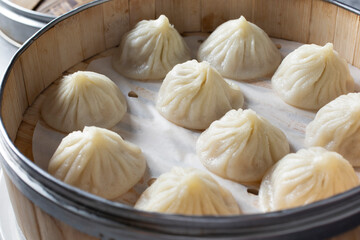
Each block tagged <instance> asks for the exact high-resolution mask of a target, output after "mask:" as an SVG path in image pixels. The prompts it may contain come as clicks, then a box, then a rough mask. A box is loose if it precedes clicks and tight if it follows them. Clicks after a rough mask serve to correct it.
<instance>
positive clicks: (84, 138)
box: [48, 127, 146, 199]
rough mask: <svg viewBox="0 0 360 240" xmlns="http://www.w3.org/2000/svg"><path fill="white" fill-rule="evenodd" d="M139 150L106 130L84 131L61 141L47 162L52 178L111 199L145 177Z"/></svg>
mask: <svg viewBox="0 0 360 240" xmlns="http://www.w3.org/2000/svg"><path fill="white" fill-rule="evenodd" d="M145 168H146V161H145V158H144V156H143V154H142V152H141V149H140V148H139V147H137V146H135V145H134V144H131V143H129V142H126V141H124V140H123V139H122V138H121V137H120V135H118V134H117V133H115V132H112V131H110V130H107V129H103V128H98V127H85V128H84V130H83V131H82V132H81V131H76V132H72V133H70V134H69V135H68V136H66V137H65V138H63V140H62V141H61V143H60V145H59V147H58V148H57V149H56V151H55V153H54V155H53V156H52V158H51V159H50V163H49V168H48V171H49V173H50V174H51V175H53V176H54V177H56V178H58V179H60V180H62V181H64V182H66V183H68V184H70V185H73V186H75V187H78V188H80V189H82V190H84V191H87V192H90V193H92V194H95V195H98V196H101V197H103V198H106V199H114V198H117V197H119V196H121V195H122V194H124V193H126V192H127V191H128V190H130V189H131V188H132V187H133V186H134V185H135V184H136V183H137V182H138V181H139V180H140V179H141V178H142V177H143V175H144V173H145Z"/></svg>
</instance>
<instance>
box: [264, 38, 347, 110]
mask: <svg viewBox="0 0 360 240" xmlns="http://www.w3.org/2000/svg"><path fill="white" fill-rule="evenodd" d="M271 82H272V87H273V89H274V90H275V92H276V93H277V94H278V95H279V96H280V98H282V99H283V100H284V101H285V102H286V103H288V104H291V105H293V106H295V107H299V108H304V109H311V110H317V109H319V108H321V107H322V106H324V105H325V104H327V103H328V102H330V101H331V100H333V99H335V98H336V97H338V96H340V95H342V94H346V93H348V92H352V91H354V79H353V78H352V77H351V75H350V72H349V67H348V65H347V63H346V61H345V60H344V59H342V58H341V57H340V56H339V54H338V53H337V52H336V51H335V50H334V49H333V45H332V44H331V43H327V44H326V45H325V46H323V47H321V46H318V45H315V44H310V45H303V46H301V47H299V48H298V49H296V50H295V51H293V52H292V53H290V54H289V55H288V56H286V57H285V59H284V60H283V61H282V63H281V65H280V66H279V68H278V70H277V71H276V73H275V74H274V76H273V77H272V79H271Z"/></svg>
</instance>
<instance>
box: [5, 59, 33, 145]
mask: <svg viewBox="0 0 360 240" xmlns="http://www.w3.org/2000/svg"><path fill="white" fill-rule="evenodd" d="M2 106H3V107H2V113H1V114H2V117H3V120H4V124H5V128H6V130H7V131H8V134H9V136H10V138H11V139H12V140H13V141H14V140H15V137H16V134H17V132H18V128H19V125H20V123H21V121H22V118H23V114H24V112H25V110H26V108H27V107H28V102H27V98H26V92H25V85H24V82H23V75H22V69H21V65H20V62H16V63H15V64H14V66H13V69H12V71H11V72H10V75H9V78H8V79H7V82H6V85H5V87H4V96H3V102H2Z"/></svg>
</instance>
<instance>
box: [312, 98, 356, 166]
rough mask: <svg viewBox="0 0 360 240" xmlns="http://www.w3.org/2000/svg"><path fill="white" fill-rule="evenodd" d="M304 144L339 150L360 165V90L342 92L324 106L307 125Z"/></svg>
mask: <svg viewBox="0 0 360 240" xmlns="http://www.w3.org/2000/svg"><path fill="white" fill-rule="evenodd" d="M305 145H307V146H309V147H310V146H320V147H324V148H326V149H328V150H330V151H334V152H338V153H340V154H341V155H342V156H343V157H344V158H346V159H347V160H348V161H350V163H351V164H352V165H353V166H356V167H360V93H349V94H347V95H342V96H340V97H338V98H336V99H335V100H333V101H331V102H329V103H328V104H326V105H325V106H324V107H322V108H321V109H320V110H319V111H318V112H317V114H316V116H315V119H314V120H313V121H312V122H310V123H309V125H308V126H307V127H306V136H305Z"/></svg>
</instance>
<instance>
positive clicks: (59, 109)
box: [41, 71, 127, 133]
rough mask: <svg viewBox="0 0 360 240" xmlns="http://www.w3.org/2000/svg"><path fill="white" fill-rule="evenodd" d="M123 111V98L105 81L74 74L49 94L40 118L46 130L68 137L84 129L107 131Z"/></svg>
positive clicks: (93, 75) (91, 75) (95, 75)
mask: <svg viewBox="0 0 360 240" xmlns="http://www.w3.org/2000/svg"><path fill="white" fill-rule="evenodd" d="M126 110H127V105H126V100H125V97H124V95H123V94H122V93H121V91H120V89H119V88H118V87H117V86H116V84H115V83H113V82H112V81H111V80H110V79H109V78H108V77H106V76H104V75H102V74H99V73H95V72H88V71H78V72H76V73H73V74H70V75H67V76H65V77H63V78H62V79H61V80H60V83H59V85H58V86H56V88H55V89H54V91H51V92H49V94H48V95H47V97H46V99H45V101H44V103H43V105H42V107H41V116H42V118H43V119H44V120H45V122H46V123H47V124H48V125H49V126H51V127H53V128H55V129H57V130H59V131H62V132H66V133H69V132H72V131H75V130H81V129H83V128H84V127H85V126H98V127H103V128H111V127H113V126H115V125H116V124H117V123H118V122H119V121H120V120H121V119H122V117H123V116H124V115H125V113H126Z"/></svg>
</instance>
